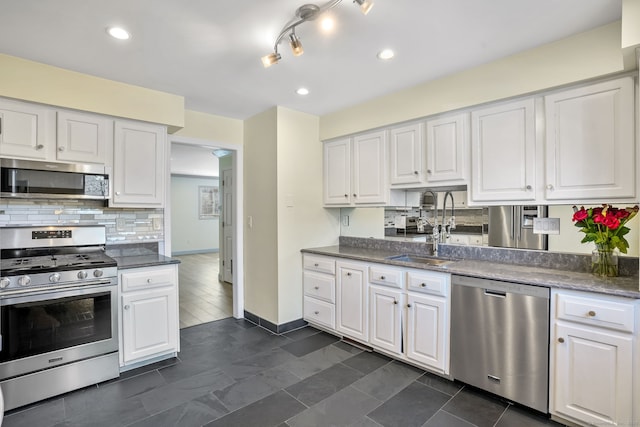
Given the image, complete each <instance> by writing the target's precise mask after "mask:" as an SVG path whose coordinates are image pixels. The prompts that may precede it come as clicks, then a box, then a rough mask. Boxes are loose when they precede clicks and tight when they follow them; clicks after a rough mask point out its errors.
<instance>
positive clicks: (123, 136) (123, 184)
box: [110, 121, 166, 207]
mask: <svg viewBox="0 0 640 427" xmlns="http://www.w3.org/2000/svg"><path fill="white" fill-rule="evenodd" d="M165 141H166V129H165V128H164V127H163V126H158V125H150V124H146V123H138V122H128V121H116V123H115V136H114V153H113V185H112V186H113V197H112V198H111V200H110V206H112V207H162V206H163V205H164V179H165V174H166V163H165V150H166V143H165Z"/></svg>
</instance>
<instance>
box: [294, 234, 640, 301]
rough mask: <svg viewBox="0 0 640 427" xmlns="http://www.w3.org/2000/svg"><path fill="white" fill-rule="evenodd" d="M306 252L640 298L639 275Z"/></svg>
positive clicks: (342, 250) (349, 250)
mask: <svg viewBox="0 0 640 427" xmlns="http://www.w3.org/2000/svg"><path fill="white" fill-rule="evenodd" d="M302 252H305V253H311V254H317V255H327V256H333V257H339V258H347V259H352V260H357V261H368V262H376V263H380V264H388V265H397V266H403V267H411V268H420V269H424V270H432V271H441V272H446V273H451V274H458V275H463V276H471V277H479V278H484V279H495V280H504V281H509V282H514V283H522V284H528V285H536V286H545V287H549V288H558V289H571V290H579V291H587V292H596V293H602V294H608V295H617V296H623V297H629V298H637V299H640V289H639V280H638V276H630V277H615V278H599V277H596V276H594V275H592V274H590V273H586V272H584V273H583V272H574V271H565V270H558V269H552V268H543V267H532V266H526V265H518V264H506V263H500V262H495V261H480V260H465V259H461V260H455V259H452V262H450V263H447V264H444V265H426V264H422V263H411V262H403V261H397V260H390V259H387V257H389V256H395V255H400V253H398V252H395V251H390V250H386V249H380V248H375V249H370V248H362V247H353V246H345V245H336V246H326V247H321V248H310V249H303V250H302Z"/></svg>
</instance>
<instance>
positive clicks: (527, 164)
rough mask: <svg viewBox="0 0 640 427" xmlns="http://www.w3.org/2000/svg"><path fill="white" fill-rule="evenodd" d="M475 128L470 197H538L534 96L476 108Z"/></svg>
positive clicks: (496, 200)
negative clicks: (536, 190)
mask: <svg viewBox="0 0 640 427" xmlns="http://www.w3.org/2000/svg"><path fill="white" fill-rule="evenodd" d="M471 129H472V133H471V185H470V192H471V194H470V200H471V201H473V202H481V203H491V202H494V203H501V202H505V201H506V202H513V201H517V202H520V201H523V202H524V201H527V202H528V201H533V200H535V198H536V192H535V185H536V184H535V182H536V171H535V167H536V158H535V156H536V131H535V108H534V100H533V99H525V100H520V101H515V102H508V103H504V104H500V105H497V106H492V107H487V108H482V109H478V110H475V111H473V112H472V113H471Z"/></svg>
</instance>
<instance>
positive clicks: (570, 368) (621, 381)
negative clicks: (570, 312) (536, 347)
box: [551, 323, 633, 425]
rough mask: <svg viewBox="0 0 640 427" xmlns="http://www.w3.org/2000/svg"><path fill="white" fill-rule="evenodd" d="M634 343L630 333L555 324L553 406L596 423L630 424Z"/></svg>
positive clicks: (555, 408)
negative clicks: (624, 333)
mask: <svg viewBox="0 0 640 427" xmlns="http://www.w3.org/2000/svg"><path fill="white" fill-rule="evenodd" d="M560 341H562V342H560ZM632 343H633V336H632V335H631V334H629V335H626V336H625V335H622V334H618V333H615V332H609V331H607V330H606V329H597V328H590V327H586V326H574V325H570V324H565V323H562V324H556V336H555V342H554V343H552V345H554V346H555V369H554V372H553V373H552V376H551V378H552V384H551V387H553V388H554V390H553V391H554V393H553V395H554V396H555V399H554V401H553V402H552V408H551V411H552V412H555V413H558V414H560V415H565V416H568V417H571V418H573V419H576V420H580V421H582V422H585V423H588V424H593V425H631V424H632V422H631V421H632V416H633V415H632V414H633V404H632V393H631V390H632V375H631V372H632V370H633V360H632V345H633V344H632Z"/></svg>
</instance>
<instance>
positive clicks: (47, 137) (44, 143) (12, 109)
mask: <svg viewBox="0 0 640 427" xmlns="http://www.w3.org/2000/svg"><path fill="white" fill-rule="evenodd" d="M55 137H56V135H55V112H54V110H52V109H48V108H45V107H41V106H38V105H32V104H26V103H22V102H16V101H9V100H4V99H3V100H0V156H3V157H17V158H24V159H32V160H48V159H49V155H50V152H51V151H52V150H53V147H54V145H55Z"/></svg>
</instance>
